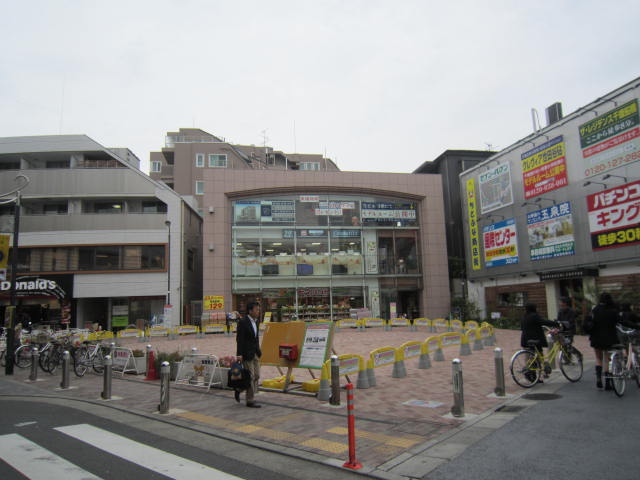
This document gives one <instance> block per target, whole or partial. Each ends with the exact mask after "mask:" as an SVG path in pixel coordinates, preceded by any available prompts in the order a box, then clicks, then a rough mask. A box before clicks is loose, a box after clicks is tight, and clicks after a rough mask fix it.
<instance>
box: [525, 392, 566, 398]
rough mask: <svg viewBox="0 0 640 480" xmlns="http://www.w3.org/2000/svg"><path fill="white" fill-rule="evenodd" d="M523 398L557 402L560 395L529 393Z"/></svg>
mask: <svg viewBox="0 0 640 480" xmlns="http://www.w3.org/2000/svg"><path fill="white" fill-rule="evenodd" d="M522 398H526V399H527V400H557V399H558V398H560V395H558V394H556V393H527V394H526V395H523V396H522Z"/></svg>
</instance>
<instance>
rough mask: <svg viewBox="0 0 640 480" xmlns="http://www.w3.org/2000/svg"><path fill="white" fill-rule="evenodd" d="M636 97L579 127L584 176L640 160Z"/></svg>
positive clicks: (639, 128)
mask: <svg viewBox="0 0 640 480" xmlns="http://www.w3.org/2000/svg"><path fill="white" fill-rule="evenodd" d="M639 124H640V121H639V118H638V100H637V99H635V100H631V101H630V102H627V103H625V104H624V105H621V106H619V107H617V108H614V109H613V110H610V111H609V112H607V113H605V114H603V115H600V116H599V117H596V118H594V119H593V120H591V121H589V122H587V123H584V124H582V125H580V126H579V127H578V131H579V133H580V148H582V158H583V159H584V176H585V177H592V176H594V175H598V174H600V173H603V172H607V171H609V170H612V169H614V168H617V167H620V166H623V165H626V164H629V163H632V162H636V161H638V160H640V126H639Z"/></svg>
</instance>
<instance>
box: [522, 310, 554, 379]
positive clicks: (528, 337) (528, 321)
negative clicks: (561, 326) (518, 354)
mask: <svg viewBox="0 0 640 480" xmlns="http://www.w3.org/2000/svg"><path fill="white" fill-rule="evenodd" d="M543 325H546V326H547V327H557V326H558V323H557V322H554V321H553V320H545V319H543V318H542V317H541V316H540V315H539V314H538V308H537V306H536V304H535V303H527V304H526V305H525V307H524V316H523V317H522V320H520V329H521V330H522V333H521V335H520V346H521V347H522V348H532V346H531V345H530V344H529V343H530V342H531V343H533V342H536V344H535V346H533V348H535V349H536V350H540V351H541V350H542V349H543V348H544V347H548V346H549V345H548V344H547V337H545V335H544V330H542V326H543ZM538 383H543V382H542V380H538Z"/></svg>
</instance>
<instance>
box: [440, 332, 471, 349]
mask: <svg viewBox="0 0 640 480" xmlns="http://www.w3.org/2000/svg"><path fill="white" fill-rule="evenodd" d="M463 340H466V339H465V337H464V334H463V333H460V332H447V333H441V334H440V345H441V346H442V348H446V347H451V346H456V345H459V346H460V355H470V354H471V349H470V348H469V344H468V343H466V341H463ZM467 350H468V353H467Z"/></svg>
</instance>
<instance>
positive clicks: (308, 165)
mask: <svg viewBox="0 0 640 480" xmlns="http://www.w3.org/2000/svg"><path fill="white" fill-rule="evenodd" d="M300 170H320V163H319V162H302V163H301V164H300Z"/></svg>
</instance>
